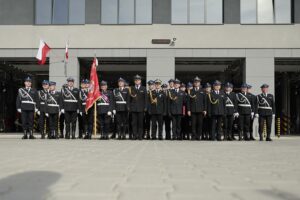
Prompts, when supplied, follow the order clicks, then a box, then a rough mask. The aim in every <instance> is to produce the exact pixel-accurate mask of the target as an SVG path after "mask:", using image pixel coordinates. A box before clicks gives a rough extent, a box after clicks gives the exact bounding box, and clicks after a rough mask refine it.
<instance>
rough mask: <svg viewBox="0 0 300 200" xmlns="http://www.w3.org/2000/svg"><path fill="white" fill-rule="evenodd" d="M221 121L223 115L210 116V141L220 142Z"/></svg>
mask: <svg viewBox="0 0 300 200" xmlns="http://www.w3.org/2000/svg"><path fill="white" fill-rule="evenodd" d="M222 119H223V115H212V116H211V137H210V138H211V140H216V139H217V140H221V129H222Z"/></svg>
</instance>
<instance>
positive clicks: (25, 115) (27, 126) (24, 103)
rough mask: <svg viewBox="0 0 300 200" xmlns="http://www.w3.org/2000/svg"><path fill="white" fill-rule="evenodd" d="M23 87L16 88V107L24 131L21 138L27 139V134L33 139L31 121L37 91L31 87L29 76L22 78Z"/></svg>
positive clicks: (35, 109)
mask: <svg viewBox="0 0 300 200" xmlns="http://www.w3.org/2000/svg"><path fill="white" fill-rule="evenodd" d="M24 85H25V87H23V88H20V89H19V90H18V96H17V100H16V108H17V110H18V112H19V113H21V119H22V127H23V131H24V136H23V137H22V139H27V138H28V134H29V139H35V137H34V136H33V122H34V113H35V112H37V111H38V109H37V107H36V106H37V105H36V104H37V102H38V95H37V91H36V90H35V89H33V88H31V85H32V80H31V78H30V77H27V78H25V80H24Z"/></svg>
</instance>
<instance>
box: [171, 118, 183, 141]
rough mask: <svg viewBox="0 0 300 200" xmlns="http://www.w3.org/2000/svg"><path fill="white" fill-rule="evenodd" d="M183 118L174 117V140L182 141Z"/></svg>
mask: <svg viewBox="0 0 300 200" xmlns="http://www.w3.org/2000/svg"><path fill="white" fill-rule="evenodd" d="M181 118H182V115H172V133H173V135H172V139H173V140H175V139H182V135H181Z"/></svg>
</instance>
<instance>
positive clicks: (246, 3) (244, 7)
mask: <svg viewBox="0 0 300 200" xmlns="http://www.w3.org/2000/svg"><path fill="white" fill-rule="evenodd" d="M241 23H242V24H274V23H275V24H288V23H291V0H241Z"/></svg>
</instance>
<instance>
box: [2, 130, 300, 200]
mask: <svg viewBox="0 0 300 200" xmlns="http://www.w3.org/2000/svg"><path fill="white" fill-rule="evenodd" d="M299 152H300V137H286V138H280V139H275V140H274V141H273V142H258V141H255V142H244V141H243V142H237V141H234V142H228V141H226V142H208V141H200V142H199V141H118V140H110V141H100V140H92V141H85V140H64V139H61V140H39V139H38V140H26V141H22V140H20V139H18V137H17V136H3V135H1V136H0V162H1V164H0V199H1V200H12V199H13V200H14V199H16V200H17V199H18V200H19V199H22V200H26V199H28V200H41V199H47V200H77V199H85V200H89V199H95V200H96V199H97V200H101V199H105V200H110V199H114V200H137V199H139V200H144V199H151V200H154V199H155V200H179V199H184V200H192V199H193V200H194V199H197V200H198V199H205V200H209V199H214V200H215V199H220V200H226V199H230V200H232V199H233V200H234V199H237V200H246V199H249V200H250V199H251V200H253V199H266V200H267V199H275V200H276V199H290V200H296V199H300V190H299V188H300V170H299V169H300V159H299Z"/></svg>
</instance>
